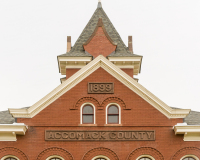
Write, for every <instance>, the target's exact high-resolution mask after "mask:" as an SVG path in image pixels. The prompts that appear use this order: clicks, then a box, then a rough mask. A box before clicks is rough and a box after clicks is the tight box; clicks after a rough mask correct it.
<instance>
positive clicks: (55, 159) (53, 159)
mask: <svg viewBox="0 0 200 160" xmlns="http://www.w3.org/2000/svg"><path fill="white" fill-rule="evenodd" d="M49 160H61V159H60V158H56V157H55V158H51V159H49Z"/></svg>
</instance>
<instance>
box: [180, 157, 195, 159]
mask: <svg viewBox="0 0 200 160" xmlns="http://www.w3.org/2000/svg"><path fill="white" fill-rule="evenodd" d="M183 160H196V159H195V158H193V157H185V158H184V159H183Z"/></svg>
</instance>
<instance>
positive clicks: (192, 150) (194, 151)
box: [172, 147, 200, 160]
mask: <svg viewBox="0 0 200 160" xmlns="http://www.w3.org/2000/svg"><path fill="white" fill-rule="evenodd" d="M185 155H195V156H197V157H198V158H199V159H200V149H199V148H197V147H185V148H182V149H180V150H179V151H177V152H176V153H175V154H174V156H173V157H172V160H180V159H181V158H182V157H183V156H185Z"/></svg>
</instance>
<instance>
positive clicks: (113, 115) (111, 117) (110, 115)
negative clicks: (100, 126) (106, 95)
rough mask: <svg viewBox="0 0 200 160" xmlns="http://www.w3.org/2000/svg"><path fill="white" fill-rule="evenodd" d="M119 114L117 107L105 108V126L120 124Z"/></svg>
mask: <svg viewBox="0 0 200 160" xmlns="http://www.w3.org/2000/svg"><path fill="white" fill-rule="evenodd" d="M119 112H120V111H119V107H118V106H117V105H109V106H108V107H107V124H120V114H119Z"/></svg>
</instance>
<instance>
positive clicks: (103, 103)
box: [98, 97, 128, 109]
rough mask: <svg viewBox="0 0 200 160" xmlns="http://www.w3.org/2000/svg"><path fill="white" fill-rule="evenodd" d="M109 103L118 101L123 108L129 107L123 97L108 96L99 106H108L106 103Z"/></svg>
mask: <svg viewBox="0 0 200 160" xmlns="http://www.w3.org/2000/svg"><path fill="white" fill-rule="evenodd" d="M109 103H117V104H119V105H120V106H121V108H123V109H128V108H126V104H125V103H124V101H123V100H122V99H120V98H118V97H108V98H106V99H105V100H104V101H103V102H102V104H101V106H99V108H100V107H106V105H108V104H109ZM99 108H98V109H99Z"/></svg>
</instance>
